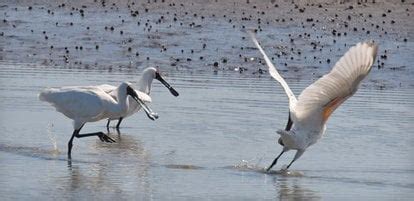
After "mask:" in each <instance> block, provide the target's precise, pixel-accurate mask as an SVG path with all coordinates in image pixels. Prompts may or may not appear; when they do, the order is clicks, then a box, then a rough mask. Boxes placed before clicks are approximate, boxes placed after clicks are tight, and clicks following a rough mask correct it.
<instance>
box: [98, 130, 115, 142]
mask: <svg viewBox="0 0 414 201" xmlns="http://www.w3.org/2000/svg"><path fill="white" fill-rule="evenodd" d="M98 137H99V139H100V140H101V141H102V142H109V143H113V142H115V140H114V139H112V138H111V137H109V136H108V135H106V134H105V133H102V132H101V133H100V134H98Z"/></svg>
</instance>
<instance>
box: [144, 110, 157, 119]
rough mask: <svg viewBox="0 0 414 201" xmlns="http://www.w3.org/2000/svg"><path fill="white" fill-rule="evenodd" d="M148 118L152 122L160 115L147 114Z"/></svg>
mask: <svg viewBox="0 0 414 201" xmlns="http://www.w3.org/2000/svg"><path fill="white" fill-rule="evenodd" d="M147 116H148V118H150V119H151V120H156V119H158V114H157V113H155V112H151V113H150V114H148V113H147Z"/></svg>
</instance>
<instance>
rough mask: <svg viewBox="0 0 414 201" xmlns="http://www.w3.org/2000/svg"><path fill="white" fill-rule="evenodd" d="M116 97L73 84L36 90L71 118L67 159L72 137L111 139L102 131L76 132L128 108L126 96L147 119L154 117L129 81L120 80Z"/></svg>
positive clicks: (95, 88)
mask: <svg viewBox="0 0 414 201" xmlns="http://www.w3.org/2000/svg"><path fill="white" fill-rule="evenodd" d="M117 89H118V90H117V98H118V100H115V99H114V98H112V97H111V96H110V95H109V94H107V93H106V92H105V91H103V90H102V89H101V88H99V87H96V86H75V87H61V88H48V89H45V90H43V91H41V92H40V94H39V99H40V100H41V101H46V102H49V103H50V104H52V106H54V107H55V108H56V110H57V111H58V112H60V113H62V114H64V115H65V116H66V117H68V118H70V119H73V127H74V131H73V134H72V137H71V138H70V140H69V142H68V158H69V159H70V158H71V151H72V141H73V138H74V137H76V138H83V137H90V136H98V137H99V139H100V140H101V141H103V142H115V140H113V139H112V138H110V137H109V136H107V135H106V134H104V133H103V132H95V133H86V134H79V131H80V130H81V129H82V127H83V126H84V124H85V123H86V122H95V121H99V120H102V119H107V118H112V117H119V116H120V114H122V113H125V112H126V111H127V110H128V105H129V102H128V101H127V96H128V95H130V96H131V97H132V98H133V99H134V100H135V101H136V102H138V103H139V104H140V105H141V106H142V107H143V108H144V109H145V111H146V112H148V113H149V114H148V116H149V117H150V118H151V119H153V120H154V119H156V118H158V116H157V114H156V113H153V112H152V111H151V110H150V109H149V108H148V107H147V106H146V105H145V103H144V102H143V101H142V100H140V98H139V96H138V95H137V93H136V92H135V90H134V89H132V87H131V86H130V84H129V83H125V82H124V83H122V84H121V85H120V86H119V87H118V88H117Z"/></svg>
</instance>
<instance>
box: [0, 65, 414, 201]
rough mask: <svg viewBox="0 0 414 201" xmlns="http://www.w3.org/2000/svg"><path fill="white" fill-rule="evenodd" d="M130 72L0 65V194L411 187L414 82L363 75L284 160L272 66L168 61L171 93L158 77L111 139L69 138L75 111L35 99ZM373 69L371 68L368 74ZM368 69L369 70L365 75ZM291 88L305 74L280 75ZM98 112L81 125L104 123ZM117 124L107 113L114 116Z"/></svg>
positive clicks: (154, 194)
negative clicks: (267, 70)
mask: <svg viewBox="0 0 414 201" xmlns="http://www.w3.org/2000/svg"><path fill="white" fill-rule="evenodd" d="M141 70H142V69H132V71H131V72H123V71H108V70H106V71H105V70H99V69H76V68H73V69H68V68H56V67H47V66H42V65H33V64H21V63H6V62H2V63H1V64H0V71H1V72H0V78H1V85H0V91H1V96H0V109H1V113H0V115H1V116H0V117H1V118H0V129H1V130H2V134H1V139H0V161H1V164H2V165H1V166H0V178H1V179H0V186H1V188H0V194H1V195H2V199H5V200H13V199H89V198H92V199H103V200H109V199H117V200H119V199H146V200H147V199H160V200H176V199H184V198H185V199H221V198H228V199H262V198H263V199H284V198H292V199H299V200H301V199H306V200H321V199H324V200H330V199H332V198H343V199H346V198H350V197H358V198H360V199H365V198H371V199H372V198H378V199H383V200H389V199H394V198H407V199H408V198H410V197H411V198H412V197H413V196H414V193H413V192H414V191H413V189H414V182H413V181H414V169H413V167H414V166H413V165H414V164H413V160H412V153H413V151H414V150H413V144H414V138H413V136H412V135H410V133H409V131H410V130H411V129H412V128H413V127H412V123H413V120H414V112H413V111H414V110H413V109H414V108H413V98H414V96H413V95H414V94H413V90H412V89H410V88H407V89H406V88H390V89H387V88H385V89H378V88H376V87H372V86H370V85H362V87H361V89H360V90H359V91H358V93H357V94H356V95H355V96H354V97H352V98H351V99H349V100H348V101H347V102H346V103H345V104H344V105H343V106H341V107H340V108H339V109H338V110H337V111H336V112H335V113H334V115H333V116H332V117H331V119H330V120H329V122H328V130H327V133H326V135H325V136H324V137H323V138H322V140H320V141H319V142H318V143H317V144H315V145H314V146H312V147H311V148H309V149H308V150H307V151H306V153H305V154H304V155H303V156H302V158H300V159H299V160H298V161H297V162H295V163H294V164H293V165H292V167H291V172H289V173H285V172H283V171H282V172H281V171H279V170H280V169H281V167H282V165H284V164H288V163H289V162H290V160H291V159H292V158H293V155H294V152H288V153H287V154H285V155H284V156H283V157H282V158H281V159H280V161H279V164H277V165H276V166H275V168H274V171H272V172H271V173H269V174H267V173H265V172H264V171H263V169H264V168H265V167H267V166H268V165H269V164H270V163H271V161H272V160H273V159H274V157H275V156H277V154H279V152H280V151H281V146H279V145H278V144H277V141H276V140H277V135H276V132H275V131H276V130H277V129H280V128H283V127H284V126H285V123H286V120H287V119H286V118H287V98H286V97H285V95H284V93H283V91H282V89H281V87H280V86H279V85H278V84H277V83H276V82H275V81H273V80H272V79H271V78H270V77H269V76H268V75H266V74H265V75H263V76H245V75H243V74H239V73H232V72H216V73H214V72H208V71H207V72H206V71H204V72H203V71H201V72H199V73H189V72H187V71H184V72H183V71H171V72H169V73H166V74H165V79H166V80H168V81H169V82H170V84H171V85H173V86H174V87H175V88H176V89H177V91H179V92H180V96H179V97H177V98H176V97H173V96H172V95H171V94H169V92H168V90H167V89H166V88H165V87H163V86H162V85H161V84H160V83H159V82H157V81H154V84H153V91H152V93H151V96H152V99H153V103H152V104H151V107H152V109H153V110H154V111H156V112H158V114H159V115H160V118H159V119H158V120H156V121H151V120H149V119H148V118H147V117H146V115H145V114H144V113H143V112H140V113H138V114H136V115H134V116H132V117H130V118H127V119H125V120H124V121H123V124H122V128H121V129H120V132H117V131H116V130H115V129H110V132H109V135H110V136H111V137H113V138H114V139H115V140H116V141H117V143H113V144H106V143H102V142H101V141H99V140H98V138H84V139H75V140H74V148H73V152H72V156H73V161H71V162H68V161H67V160H66V153H67V146H66V145H67V142H68V140H69V138H70V136H71V133H72V129H73V128H72V125H71V120H69V119H67V118H66V117H64V116H63V115H62V114H60V113H57V112H56V111H54V108H53V107H51V106H50V105H48V104H47V103H44V102H40V101H39V100H38V99H37V94H38V93H39V91H40V90H41V89H43V88H44V87H46V86H69V85H94V84H102V83H108V84H114V85H116V84H119V82H120V81H121V80H128V81H132V82H134V81H136V80H137V78H138V75H139V74H140V72H141ZM370 76H371V75H370ZM369 78H371V77H369ZM287 81H288V83H289V85H290V86H291V87H292V89H293V91H294V92H295V93H296V94H299V93H300V91H301V90H302V89H303V88H305V87H306V86H307V85H308V84H309V83H311V82H313V80H312V79H288V80H287ZM105 124H106V122H105V121H101V122H96V123H87V124H86V125H85V127H84V128H83V130H82V131H83V132H94V131H105V130H106V128H105ZM113 124H115V122H113Z"/></svg>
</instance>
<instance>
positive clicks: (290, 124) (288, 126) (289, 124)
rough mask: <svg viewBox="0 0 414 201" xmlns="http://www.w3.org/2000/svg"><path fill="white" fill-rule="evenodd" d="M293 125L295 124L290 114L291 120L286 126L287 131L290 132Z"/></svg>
mask: <svg viewBox="0 0 414 201" xmlns="http://www.w3.org/2000/svg"><path fill="white" fill-rule="evenodd" d="M292 124H293V122H292V119H291V118H290V112H289V119H288V122H287V124H286V128H285V131H290V129H291V128H292Z"/></svg>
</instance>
